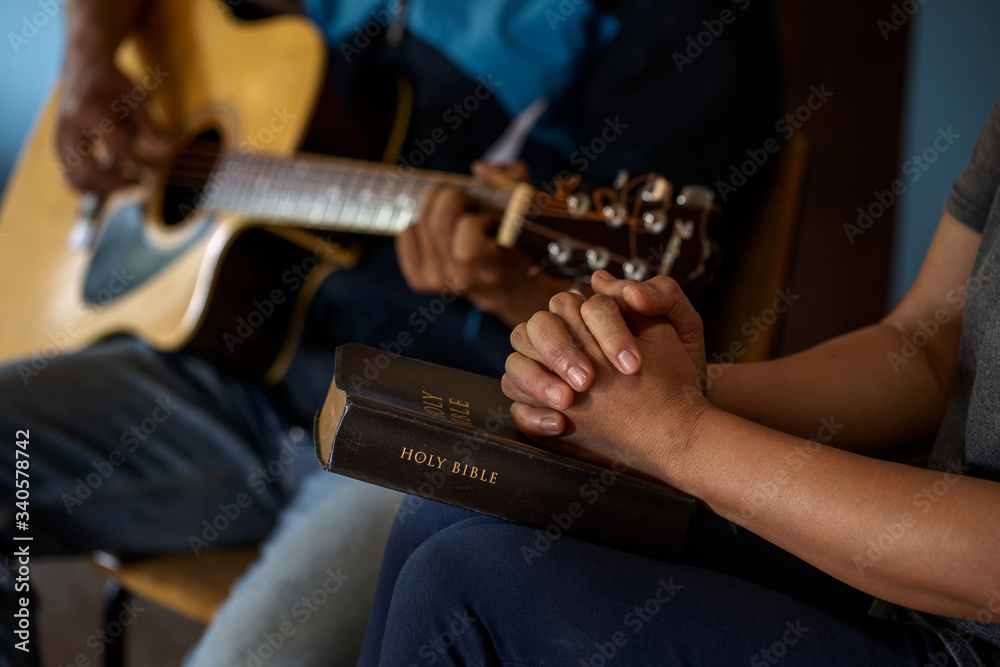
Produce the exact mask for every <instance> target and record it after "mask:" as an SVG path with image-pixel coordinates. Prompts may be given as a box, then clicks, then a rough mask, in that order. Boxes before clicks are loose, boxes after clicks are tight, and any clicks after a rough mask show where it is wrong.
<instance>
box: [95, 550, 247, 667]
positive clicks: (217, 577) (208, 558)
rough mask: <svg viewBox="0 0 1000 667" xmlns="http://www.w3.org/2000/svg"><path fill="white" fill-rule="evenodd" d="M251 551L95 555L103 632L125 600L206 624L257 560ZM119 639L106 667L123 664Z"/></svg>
mask: <svg viewBox="0 0 1000 667" xmlns="http://www.w3.org/2000/svg"><path fill="white" fill-rule="evenodd" d="M257 554H258V549H257V547H256V546H246V547H212V548H211V549H207V550H206V551H204V552H203V553H201V554H199V555H197V556H196V555H195V554H193V553H182V554H168V555H165V556H157V557H155V558H141V559H136V560H121V559H119V558H117V557H116V556H113V555H112V554H109V553H106V552H103V551H98V552H95V553H94V555H93V565H94V567H95V569H97V570H98V571H99V572H100V573H101V574H104V575H105V576H107V577H108V582H107V585H106V587H105V607H104V616H105V627H110V624H111V623H112V622H113V621H115V620H116V619H117V617H118V614H119V612H120V610H121V608H122V605H123V604H125V603H126V602H127V601H128V600H129V599H130V598H132V597H134V596H139V597H142V598H145V599H146V600H149V601H150V602H154V603H156V604H158V605H160V606H161V607H164V608H166V609H169V610H171V611H173V612H175V613H177V614H180V615H181V616H184V617H185V618H189V619H191V620H193V621H197V622H199V623H204V624H206V625H207V624H208V623H210V622H211V621H212V617H213V616H214V615H215V610H216V609H217V608H218V607H219V605H220V604H222V601H223V600H225V599H226V596H227V595H229V589H230V588H231V587H232V585H233V582H235V581H236V579H237V578H239V576H240V575H241V574H243V572H244V571H245V570H246V569H247V567H248V566H249V565H250V563H252V562H253V561H255V560H256V559H257ZM124 638H125V633H124V632H123V633H122V635H121V636H119V637H118V638H117V639H116V640H115V641H114V642H113V643H112V644H111V645H110V646H108V650H107V653H106V657H105V665H107V667H121V666H122V665H123V664H124V655H125V653H124V651H125V641H124Z"/></svg>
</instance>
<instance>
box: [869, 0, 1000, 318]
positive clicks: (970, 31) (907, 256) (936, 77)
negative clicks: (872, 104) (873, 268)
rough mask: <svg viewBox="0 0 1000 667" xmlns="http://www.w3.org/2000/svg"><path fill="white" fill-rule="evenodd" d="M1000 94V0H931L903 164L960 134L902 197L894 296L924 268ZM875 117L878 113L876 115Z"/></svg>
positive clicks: (909, 102)
mask: <svg viewBox="0 0 1000 667" xmlns="http://www.w3.org/2000/svg"><path fill="white" fill-rule="evenodd" d="M998 95H1000V3H998V2H997V0H927V2H926V3H925V4H923V5H922V6H921V7H920V8H919V9H918V10H917V12H916V13H915V14H914V17H913V19H912V20H911V25H910V68H909V75H908V81H907V99H906V109H905V114H906V117H905V128H906V129H905V131H904V136H903V154H902V155H901V156H900V160H899V162H900V165H901V167H902V165H904V164H905V163H906V162H907V161H908V160H910V159H911V158H912V156H913V155H915V154H917V155H918V154H921V153H922V152H923V151H924V150H925V149H927V148H929V147H931V146H933V142H934V138H935V136H937V133H938V129H939V128H943V129H946V130H947V128H949V127H950V128H951V130H952V132H955V133H957V134H959V135H961V136H960V138H959V139H956V140H955V143H954V144H953V145H952V146H951V147H950V148H949V149H948V151H947V152H944V153H941V154H940V157H939V158H938V159H937V161H936V162H935V163H934V164H933V165H930V166H929V168H928V169H927V170H926V171H924V172H922V173H921V176H920V178H919V179H918V180H916V181H913V183H912V185H911V184H910V181H909V179H908V178H907V177H901V178H903V180H904V182H905V183H907V185H908V188H907V191H906V192H905V193H904V194H903V195H902V196H901V197H900V203H899V204H898V206H899V208H898V210H897V214H898V216H897V221H896V242H895V248H894V257H893V272H892V286H891V291H890V302H891V303H896V302H898V301H899V299H900V298H901V297H902V296H903V294H904V293H905V292H906V289H907V288H908V287H909V285H910V283H911V282H912V281H913V278H914V277H915V276H916V275H917V271H918V270H919V269H920V264H921V261H922V260H923V257H924V253H925V252H926V251H927V246H928V245H929V244H930V240H931V236H933V234H934V230H935V228H936V227H937V223H938V221H939V220H940V218H941V213H942V208H941V207H942V205H943V203H944V199H945V197H946V196H947V195H948V190H949V189H950V188H951V184H952V182H953V181H954V180H955V179H956V178H957V177H958V175H959V173H961V171H962V167H964V166H965V162H966V161H967V160H968V159H969V155H970V154H971V153H972V146H973V144H974V143H975V141H976V136H977V135H978V134H979V130H980V128H982V126H983V123H984V122H985V121H986V117H987V116H988V115H989V111H990V109H991V108H992V106H993V102H994V100H996V98H997V96H998ZM873 122H877V120H873Z"/></svg>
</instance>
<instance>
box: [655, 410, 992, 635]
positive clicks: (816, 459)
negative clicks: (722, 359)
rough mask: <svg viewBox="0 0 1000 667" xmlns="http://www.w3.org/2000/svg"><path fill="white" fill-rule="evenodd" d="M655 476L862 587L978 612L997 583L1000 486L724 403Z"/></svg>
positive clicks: (942, 608) (956, 611) (921, 604)
mask: <svg viewBox="0 0 1000 667" xmlns="http://www.w3.org/2000/svg"><path fill="white" fill-rule="evenodd" d="M657 468H658V474H657V476H658V477H660V478H661V479H663V480H664V481H666V482H668V483H671V484H674V485H675V486H677V487H679V488H681V489H683V490H685V491H687V492H689V493H691V494H693V495H695V496H696V497H698V498H699V499H700V500H701V501H702V502H703V503H704V504H705V505H707V506H708V507H709V508H710V509H712V510H713V511H715V512H716V513H718V514H720V515H721V516H723V517H725V518H727V519H730V520H732V521H734V522H736V523H738V524H740V525H743V526H745V527H746V528H748V529H749V530H751V531H753V532H755V533H757V534H758V535H760V536H761V537H763V538H765V539H767V540H769V541H771V542H773V543H774V544H776V545H778V546H780V547H782V548H784V549H786V550H787V551H789V552H791V553H793V554H796V555H798V556H799V557H801V558H803V559H804V560H806V561H808V562H810V563H812V564H813V565H815V566H816V567H818V568H820V569H822V570H823V571H825V572H827V573H829V574H831V575H832V576H834V577H836V578H837V579H839V580H841V581H844V582H846V583H848V584H850V585H852V586H854V587H856V588H858V589H860V590H863V591H865V592H868V593H871V594H872V595H875V596H878V597H880V598H883V599H886V600H888V601H891V602H895V603H898V604H901V605H904V606H907V607H910V608H914V609H918V610H921V611H926V612H930V613H937V614H943V615H947V616H957V617H967V618H968V617H974V616H975V614H976V613H977V611H979V610H981V609H983V608H984V607H985V606H986V605H987V603H988V600H989V598H990V596H991V595H992V594H993V593H992V592H991V591H994V590H995V589H996V586H997V582H998V581H1000V561H998V560H997V558H996V554H997V553H998V551H1000V533H998V532H997V531H996V530H995V528H994V524H995V522H996V517H997V516H998V514H1000V485H998V484H997V483H995V482H990V481H986V480H981V479H976V478H970V477H959V476H957V475H955V474H951V473H939V472H932V471H928V470H923V469H919V468H914V467H909V466H904V465H902V464H896V463H890V462H885V461H878V460H874V459H870V458H867V457H863V456H859V455H857V454H852V453H848V452H843V451H840V450H837V449H833V448H831V447H827V446H823V445H820V444H818V443H815V442H809V441H806V440H802V439H799V438H795V437H793V436H789V435H786V434H783V433H778V432H776V431H773V430H771V429H767V428H765V427H763V426H760V425H758V424H754V423H751V422H748V421H746V420H744V419H741V418H739V417H736V416H734V415H731V414H727V413H724V412H722V411H720V410H716V409H712V408H709V409H708V411H707V412H705V413H703V415H702V417H701V419H700V420H699V424H698V427H697V429H696V430H695V436H694V439H693V440H692V441H691V443H690V445H689V446H688V447H686V448H684V449H683V450H680V451H679V452H677V451H674V452H672V453H671V456H670V459H669V461H662V462H660V464H659V465H658V466H657Z"/></svg>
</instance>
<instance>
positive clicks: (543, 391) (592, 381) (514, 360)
mask: <svg viewBox="0 0 1000 667" xmlns="http://www.w3.org/2000/svg"><path fill="white" fill-rule="evenodd" d="M671 282H672V281H670V279H668V278H662V277H660V278H654V279H653V280H650V281H647V282H646V283H641V284H640V283H635V282H632V281H616V280H613V279H612V278H611V277H610V276H609V275H607V274H603V273H599V274H595V276H594V278H593V287H594V289H595V291H596V292H597V294H596V295H595V296H594V297H591V298H590V299H588V300H587V301H586V302H585V301H583V299H582V298H581V297H580V296H578V295H576V294H572V293H568V292H563V293H560V294H557V295H556V296H554V297H553V298H552V300H551V303H550V306H549V310H548V311H544V312H539V313H536V314H535V315H534V316H532V318H531V319H530V320H529V321H528V322H527V323H526V324H522V325H519V326H518V327H517V328H515V329H514V332H513V333H512V334H511V343H512V345H513V346H514V349H515V352H514V353H513V354H511V355H510V356H509V357H508V358H507V367H506V371H507V372H506V374H505V375H504V377H503V389H504V393H505V394H506V395H507V396H508V398H510V399H511V400H513V401H515V403H514V405H513V406H512V408H511V416H513V418H514V420H515V422H517V425H518V427H519V428H520V429H521V430H522V431H524V432H525V433H527V434H528V435H529V436H531V437H533V438H536V439H540V440H542V441H543V442H544V443H545V444H546V445H548V446H551V447H553V448H555V449H558V450H560V451H564V452H566V453H568V454H570V455H573V456H576V457H579V458H585V459H590V460H595V461H598V462H600V463H603V464H605V465H608V464H611V463H614V462H616V461H617V462H624V463H625V464H626V465H628V466H629V467H630V468H631V469H633V471H634V472H637V473H640V474H644V475H646V476H648V477H654V478H661V479H662V474H661V471H662V470H664V469H665V468H669V463H670V461H671V460H673V459H674V458H675V457H676V456H679V455H681V454H683V453H686V452H685V450H686V449H687V448H689V447H690V446H691V442H692V437H693V434H694V431H695V429H696V428H697V424H698V422H699V421H700V419H701V417H702V415H703V414H704V413H705V412H706V411H708V410H711V409H712V408H711V405H710V404H709V402H708V400H707V399H706V398H705V397H704V396H703V395H702V392H701V388H700V381H699V371H703V370H704V363H705V355H704V345H703V343H702V342H701V339H702V337H701V321H700V319H699V318H698V315H697V313H695V312H694V309H693V307H691V305H690V303H689V302H688V301H687V299H686V298H685V297H684V296H683V293H682V292H680V290H679V289H678V290H676V292H675V291H674V289H673V288H672V286H671ZM641 287H651V288H652V290H653V291H652V292H651V293H650V292H648V291H646V290H643V289H641ZM637 308H641V309H643V310H644V311H645V312H646V313H647V314H646V315H641V314H639V313H638V312H636V310H637ZM663 315H667V317H664V316H663ZM668 318H669V319H668ZM625 352H627V353H628V355H631V356H630V357H629V356H623V354H622V353H625ZM612 360H613V361H612Z"/></svg>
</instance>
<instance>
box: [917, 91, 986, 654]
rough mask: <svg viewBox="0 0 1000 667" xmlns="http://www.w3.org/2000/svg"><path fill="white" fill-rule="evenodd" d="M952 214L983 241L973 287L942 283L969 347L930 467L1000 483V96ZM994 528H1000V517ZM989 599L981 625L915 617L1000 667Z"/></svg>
mask: <svg viewBox="0 0 1000 667" xmlns="http://www.w3.org/2000/svg"><path fill="white" fill-rule="evenodd" d="M945 210H946V211H948V213H950V214H951V215H952V216H953V217H954V218H956V219H957V220H958V221H959V222H961V223H963V224H965V225H966V226H968V227H970V228H972V229H974V230H976V231H977V232H979V233H981V234H982V235H983V239H982V242H981V245H980V246H979V253H978V255H977V256H976V262H975V265H974V266H973V268H972V275H971V277H970V278H969V283H968V285H967V286H950V285H942V289H944V290H946V294H947V299H948V303H949V304H950V305H951V306H952V307H953V308H954V309H955V311H956V312H961V314H962V346H961V350H960V352H959V360H958V378H957V380H956V382H955V390H954V392H952V395H951V400H950V401H949V403H948V410H947V412H946V413H945V417H944V421H942V422H941V428H940V429H939V430H938V434H937V439H936V440H935V442H934V449H933V450H932V452H931V458H930V463H929V464H928V467H929V468H931V469H934V470H941V471H947V472H959V473H963V474H966V475H969V476H971V477H981V478H984V479H991V480H995V481H1000V99H998V100H997V102H996V103H995V104H994V106H993V111H992V112H991V113H990V117H989V120H987V121H986V126H985V127H984V128H983V131H982V132H981V133H980V135H979V139H978V140H977V141H976V146H975V148H974V149H973V151H972V157H971V158H970V159H969V163H968V164H967V165H966V167H965V170H964V171H963V172H962V175H961V176H960V177H959V179H958V180H957V181H955V184H954V185H953V186H952V189H951V193H950V194H949V195H948V199H947V201H946V202H945ZM953 288H956V289H953ZM989 528H990V529H992V530H1000V515H998V516H997V517H996V520H995V521H993V525H991V526H989ZM997 558H1000V554H997ZM989 594H990V595H992V596H993V597H992V599H991V600H990V602H988V603H987V606H986V607H985V608H984V609H982V610H981V611H980V612H979V614H978V618H979V621H966V620H961V619H955V618H945V617H941V616H933V615H930V614H918V613H916V612H912V611H911V612H909V613H908V615H909V618H910V620H915V621H917V622H919V623H921V624H925V625H931V626H934V628H935V629H936V631H937V632H938V634H939V635H941V637H942V638H943V639H944V640H945V643H946V644H947V645H948V647H949V648H950V649H951V650H952V652H953V654H954V657H955V658H956V659H957V660H958V662H959V664H960V665H963V667H964V666H965V665H980V664H983V662H982V661H985V664H987V665H1000V581H998V582H996V588H995V589H993V590H992V591H990V592H989ZM972 637H975V638H978V639H977V640H972V639H971V638H972ZM970 641H972V642H973V644H974V645H975V647H976V649H977V651H971V649H972V646H971V645H970V643H969V642H970ZM984 644H985V645H984ZM994 649H995V651H996V652H995V653H994ZM976 653H978V657H979V659H977V657H976ZM932 664H933V663H932Z"/></svg>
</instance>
